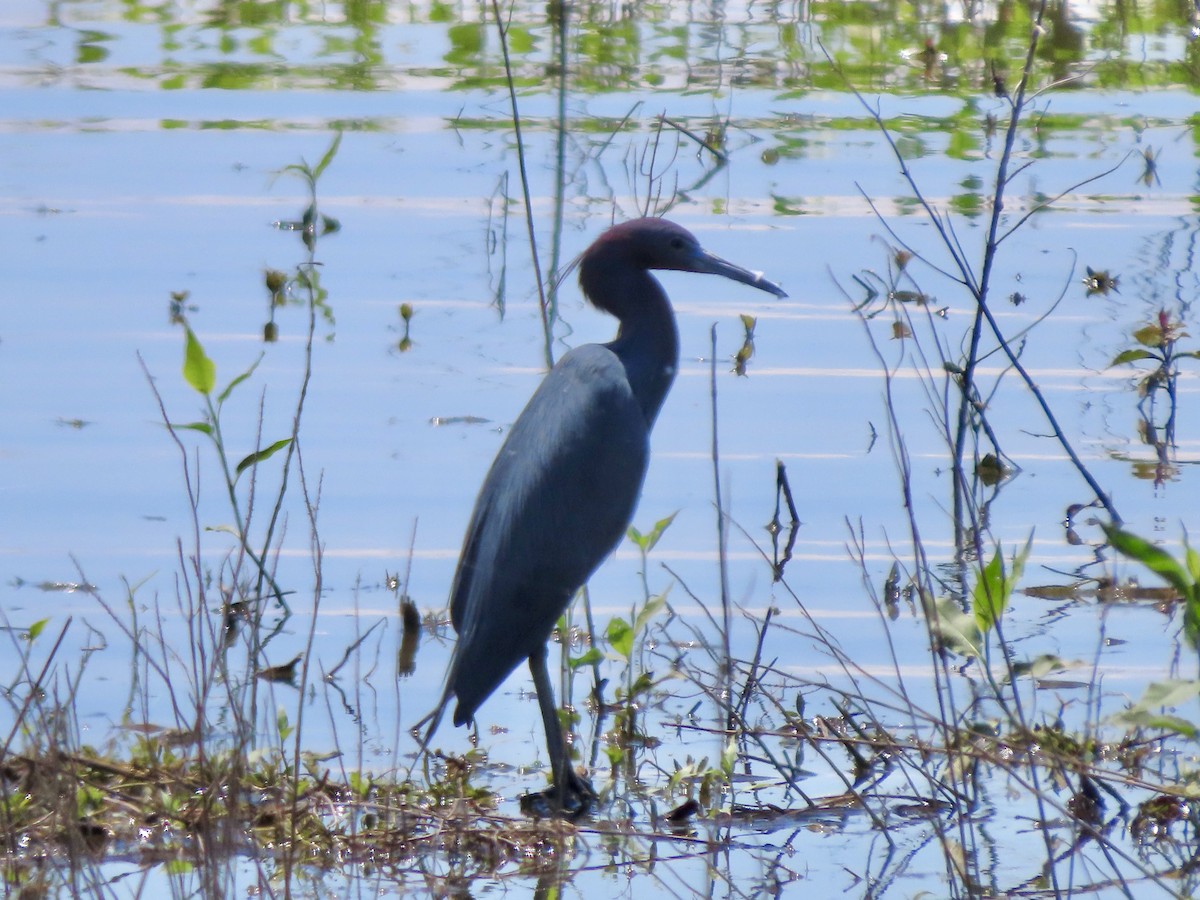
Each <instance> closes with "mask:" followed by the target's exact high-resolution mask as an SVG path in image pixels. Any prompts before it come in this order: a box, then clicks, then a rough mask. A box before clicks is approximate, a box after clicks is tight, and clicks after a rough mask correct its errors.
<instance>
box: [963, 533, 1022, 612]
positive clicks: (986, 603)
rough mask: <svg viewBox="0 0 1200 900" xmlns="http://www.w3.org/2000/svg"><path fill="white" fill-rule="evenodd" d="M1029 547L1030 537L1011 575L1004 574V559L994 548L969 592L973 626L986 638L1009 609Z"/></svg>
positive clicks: (1017, 555) (997, 549)
mask: <svg viewBox="0 0 1200 900" xmlns="http://www.w3.org/2000/svg"><path fill="white" fill-rule="evenodd" d="M1032 547H1033V535H1032V534H1031V535H1030V536H1029V540H1027V541H1026V542H1025V546H1024V548H1022V549H1021V550H1020V551H1019V552H1018V553H1017V554H1016V555H1015V556H1013V561H1012V571H1010V572H1009V573H1007V574H1005V571H1004V555H1003V552H1002V551H1001V549H1000V547H999V546H997V547H996V555H995V556H993V557H992V561H991V562H989V563H988V564H987V565H986V566H985V567H984V569H983V571H982V572H981V573H980V575H979V580H978V581H976V582H975V589H974V590H973V591H972V592H971V607H972V610H973V611H974V613H975V625H976V627H977V628H978V629H979V631H980V633H981V634H987V633H988V632H989V631H991V630H992V629H993V628H995V627H996V622H998V621H999V619H1000V617H1001V616H1002V615H1004V611H1005V610H1006V609H1008V603H1009V600H1011V599H1012V592H1013V589H1014V588H1015V587H1016V586H1017V582H1018V581H1020V580H1021V574H1022V573H1023V572H1024V571H1025V560H1027V559H1028V558H1029V552H1030V550H1031V549H1032Z"/></svg>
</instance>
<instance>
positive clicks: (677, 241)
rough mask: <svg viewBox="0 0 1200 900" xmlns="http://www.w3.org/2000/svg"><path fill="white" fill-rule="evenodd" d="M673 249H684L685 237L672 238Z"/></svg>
mask: <svg viewBox="0 0 1200 900" xmlns="http://www.w3.org/2000/svg"><path fill="white" fill-rule="evenodd" d="M671 249H672V250H682V249H683V238H681V237H673V238H671Z"/></svg>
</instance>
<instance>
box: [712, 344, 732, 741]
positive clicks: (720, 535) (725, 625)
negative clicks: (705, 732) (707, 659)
mask: <svg viewBox="0 0 1200 900" xmlns="http://www.w3.org/2000/svg"><path fill="white" fill-rule="evenodd" d="M710 337H711V340H712V351H711V353H710V356H709V361H710V367H709V390H710V396H711V400H712V466H713V496H714V499H715V502H716V505H717V565H718V568H719V569H720V576H721V644H722V651H723V657H722V659H721V695H720V696H721V698H722V707H723V711H724V712H725V714H726V720H727V721H726V726H727V727H729V728H732V727H733V724H734V720H735V717H734V714H733V708H732V706H730V703H731V701H732V697H731V695H730V692H729V688H730V679H731V678H732V675H733V649H732V648H731V647H730V643H729V631H730V628H731V626H732V618H733V613H732V610H731V609H730V607H729V567H728V560H727V559H726V558H725V544H726V537H725V509H724V508H723V507H722V505H721V467H720V462H721V457H720V444H719V443H718V440H717V326H716V324H715V323H714V324H713V326H712V330H711V332H710Z"/></svg>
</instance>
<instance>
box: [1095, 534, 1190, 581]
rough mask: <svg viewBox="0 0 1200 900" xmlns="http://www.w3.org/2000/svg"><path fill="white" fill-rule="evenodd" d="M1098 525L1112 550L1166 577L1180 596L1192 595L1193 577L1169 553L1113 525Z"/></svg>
mask: <svg viewBox="0 0 1200 900" xmlns="http://www.w3.org/2000/svg"><path fill="white" fill-rule="evenodd" d="M1100 527H1101V528H1103V529H1104V534H1105V536H1106V537H1107V538H1108V542H1109V543H1110V544H1111V545H1112V547H1113V549H1114V550H1116V551H1117V552H1118V553H1120V554H1121V555H1122V556H1128V557H1129V558H1130V559H1134V560H1137V561H1138V562H1140V563H1141V564H1142V565H1144V566H1145V567H1146V568H1148V569H1150V570H1151V571H1152V572H1154V573H1155V574H1157V575H1159V576H1161V577H1162V578H1164V579H1166V581H1167V582H1168V583H1169V584H1170V585H1171V586H1172V587H1173V588H1175V589H1176V590H1178V591H1179V593H1180V595H1181V596H1182V597H1184V598H1186V599H1191V598H1192V597H1193V595H1194V593H1195V592H1194V590H1193V588H1194V586H1195V584H1196V582H1195V579H1193V578H1192V575H1191V573H1190V572H1188V570H1187V569H1185V568H1184V567H1183V565H1182V564H1181V563H1180V562H1179V560H1177V559H1175V557H1173V556H1172V555H1171V554H1170V553H1168V552H1167V551H1165V550H1163V549H1162V548H1160V547H1156V546H1155V545H1154V544H1152V543H1150V542H1149V541H1147V540H1146V539H1145V538H1140V537H1138V536H1137V535H1136V534H1132V533H1131V532H1128V531H1125V530H1124V529H1122V528H1117V527H1115V526H1113V525H1101V526H1100Z"/></svg>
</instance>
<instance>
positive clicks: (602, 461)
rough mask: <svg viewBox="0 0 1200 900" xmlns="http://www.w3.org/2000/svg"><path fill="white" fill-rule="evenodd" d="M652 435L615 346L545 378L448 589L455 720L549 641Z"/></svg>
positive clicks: (507, 447) (511, 438) (583, 355)
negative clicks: (455, 636)
mask: <svg viewBox="0 0 1200 900" xmlns="http://www.w3.org/2000/svg"><path fill="white" fill-rule="evenodd" d="M648 458H649V431H648V428H647V425H646V421H645V417H644V415H643V413H642V410H641V406H640V405H639V404H638V402H637V400H636V398H635V397H634V395H633V392H632V390H631V389H630V387H629V382H628V379H627V377H626V374H625V369H624V366H622V364H621V362H620V360H619V359H618V358H617V357H616V355H615V354H613V353H612V351H611V350H609V349H607V348H606V347H603V346H600V345H588V346H585V347H580V348H578V349H576V350H573V351H571V352H570V353H568V354H567V355H566V356H564V357H563V358H562V359H561V360H560V361H559V363H558V365H556V366H555V367H554V369H553V370H551V372H550V374H549V375H547V376H546V378H545V379H544V380H543V381H542V383H541V385H540V386H539V387H538V389H537V391H536V392H535V393H534V395H533V397H532V398H531V399H530V401H529V403H528V405H527V406H526V407H525V409H524V411H522V413H521V415H520V416H519V417H518V418H517V421H516V422H515V423H514V425H513V427H512V430H511V431H510V432H509V435H508V438H507V439H506V440H505V442H504V445H503V446H502V447H501V448H500V452H499V454H498V455H497V457H496V460H495V462H494V463H493V464H492V468H491V470H490V471H489V472H488V475H487V478H486V479H485V480H484V483H483V487H482V489H481V490H480V493H479V499H478V500H477V501H476V504H475V512H474V514H473V515H472V518H471V524H470V526H469V527H468V529H467V536H466V540H465V542H464V545H463V552H462V556H461V558H460V559H459V567H458V572H457V574H456V576H455V584H454V588H453V592H452V596H451V604H450V611H451V618H452V620H453V623H454V627H455V629H456V630H457V631H458V633H459V641H458V645H457V647H456V649H455V655H454V660H453V661H452V663H451V672H450V676H449V678H450V681H449V684H448V687H449V688H450V689H451V690H452V691H453V693H455V694H456V695H457V696H458V699H459V707H458V711H457V712H456V713H455V722H456V723H458V722H463V721H467V720H469V719H470V718H471V717H472V715H473V713H474V710H475V708H476V707H477V706H478V705H479V704H480V703H482V702H483V700H484V699H485V698H486V697H487V696H488V694H490V693H491V692H492V691H493V690H495V688H496V687H497V686H498V685H499V684H500V682H501V681H503V680H504V679H505V678H506V677H507V676H508V674H509V673H510V672H511V671H512V670H513V669H514V668H515V667H516V666H517V665H519V664H520V663H521V662H522V661H523V660H524V659H526V658H528V656H529V655H530V654H531V653H533V652H535V651H536V650H538V649H539V648H540V647H541V646H542V645H543V644H544V643H545V641H546V640H547V638H548V637H549V635H550V632H551V630H552V629H553V627H554V623H555V622H556V621H557V620H558V618H559V616H561V615H562V613H563V611H564V610H565V609H566V607H567V605H568V603H569V602H570V600H571V597H572V596H573V595H574V593H575V591H576V590H578V588H579V587H580V586H581V585H582V584H583V583H584V582H585V581H586V580H587V578H588V576H590V575H591V573H592V572H593V571H594V570H595V568H596V567H597V566H598V565H599V564H600V562H601V561H602V560H603V559H604V557H605V556H607V555H608V553H609V552H610V551H611V550H612V549H613V547H614V546H616V544H617V542H618V541H619V540H620V538H621V535H622V534H624V532H625V529H626V527H627V526H628V524H629V520H630V518H631V517H632V515H633V510H634V507H635V506H636V504H637V498H638V494H639V493H640V491H641V486H642V480H643V478H644V476H645V473H646V465H647V462H648Z"/></svg>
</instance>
